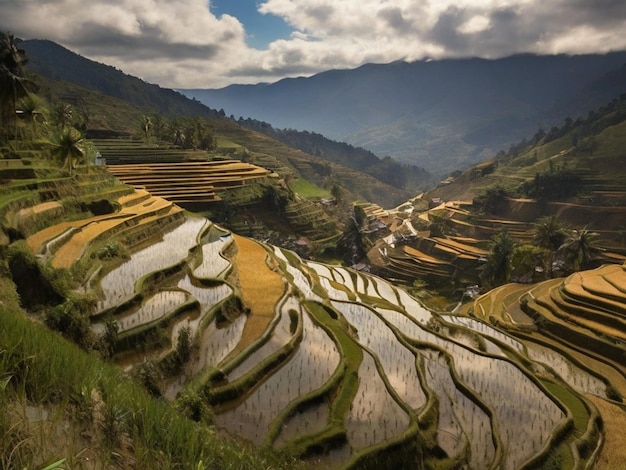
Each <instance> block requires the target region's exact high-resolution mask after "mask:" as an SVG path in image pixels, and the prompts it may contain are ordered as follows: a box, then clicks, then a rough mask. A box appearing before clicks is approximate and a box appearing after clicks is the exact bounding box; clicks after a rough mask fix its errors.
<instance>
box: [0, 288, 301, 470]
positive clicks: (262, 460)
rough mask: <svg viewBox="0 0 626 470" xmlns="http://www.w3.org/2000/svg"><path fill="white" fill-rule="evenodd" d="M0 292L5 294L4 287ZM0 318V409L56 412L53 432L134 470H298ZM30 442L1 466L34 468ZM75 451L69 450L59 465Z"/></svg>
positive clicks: (23, 324) (29, 327) (36, 330)
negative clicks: (91, 436) (60, 414)
mask: <svg viewBox="0 0 626 470" xmlns="http://www.w3.org/2000/svg"><path fill="white" fill-rule="evenodd" d="M2 290H3V291H6V290H10V286H3V288H2ZM0 318H2V325H3V328H2V330H1V331H0V377H2V378H3V382H4V380H8V381H7V383H6V385H5V386H4V387H3V388H0V395H1V397H0V398H2V401H3V402H4V404H7V403H17V404H19V403H22V404H24V403H31V404H33V405H35V406H37V407H44V408H45V407H52V406H57V405H61V406H62V407H64V408H65V409H66V410H68V413H67V414H66V416H65V417H64V418H63V419H64V421H63V422H61V423H60V424H64V423H65V422H69V424H70V426H71V427H72V428H73V429H78V432H77V433H76V434H77V435H78V434H80V433H81V432H92V433H95V434H96V435H98V436H99V437H100V441H99V443H98V447H99V449H100V451H101V452H102V453H101V454H99V458H100V459H102V460H103V461H106V459H108V458H110V457H109V456H110V455H112V454H113V453H118V454H120V455H121V456H122V457H123V458H126V459H128V458H133V459H135V465H134V468H146V469H147V468H224V469H225V468H231V469H257V468H298V463H297V462H295V461H293V460H292V459H289V458H286V457H282V456H279V455H277V454H275V453H273V452H271V451H268V450H252V449H251V448H249V447H247V446H244V445H242V444H241V443H235V442H234V441H230V440H227V439H223V438H221V437H218V436H217V435H216V434H215V432H214V430H213V429H212V428H210V427H209V426H206V425H201V424H199V423H196V422H193V421H191V420H189V419H186V418H184V417H183V416H181V415H179V414H178V413H177V412H176V411H175V410H174V409H173V408H172V407H171V406H170V405H169V404H168V403H167V402H164V401H162V400H156V399H154V398H152V397H151V396H149V395H148V393H147V392H146V391H145V390H144V389H143V388H142V387H140V386H139V385H138V384H136V383H134V382H133V381H130V380H129V379H127V378H126V377H124V376H123V374H122V373H121V372H120V371H119V370H118V369H117V368H115V367H114V366H113V365H111V364H108V363H105V362H103V361H101V360H99V359H98V358H96V357H95V356H94V355H93V354H90V353H87V352H85V351H83V350H81V349H79V348H78V347H77V346H75V345H73V344H71V343H69V342H67V341H65V340H63V339H62V338H60V337H59V336H58V335H56V334H54V333H52V332H50V331H49V330H47V329H45V328H43V327H41V326H38V325H36V324H34V323H33V322H32V321H30V320H29V319H28V318H27V317H26V316H25V314H24V313H23V312H19V311H16V310H15V309H13V308H11V309H9V308H6V307H5V306H4V305H3V306H1V307H0ZM18 406H19V405H18ZM97 413H101V414H102V415H103V416H102V423H103V424H101V426H99V425H98V420H97V419H96V418H91V417H92V416H95V415H96V414H97ZM58 419H61V418H58ZM0 424H1V427H2V429H0V433H1V434H2V435H3V436H5V437H6V436H9V435H12V433H13V432H14V431H15V430H16V429H17V428H18V426H17V424H16V423H12V422H10V421H9V420H7V419H5V420H4V421H3V422H2V423H0ZM18 424H19V423H18ZM164 429H167V432H163V430H164ZM24 433H26V432H25V431H24ZM3 440H4V439H3ZM30 441H31V439H30V438H29V437H28V435H27V434H24V435H22V436H21V438H20V439H19V441H17V443H16V444H15V447H14V448H8V449H3V451H4V453H5V454H4V455H12V456H13V457H14V460H11V461H10V462H4V464H7V465H8V466H9V467H10V468H25V467H28V468H32V467H35V466H38V465H39V464H40V463H41V462H38V461H33V460H32V459H33V456H34V455H36V454H35V453H34V450H32V449H31V450H30V451H29V449H28V446H29V445H30V444H29V442H30ZM4 442H6V443H9V441H8V440H5V441H4ZM125 443H126V444H125ZM129 444H130V445H129ZM76 445H77V446H78V445H79V443H78V442H77V443H76ZM18 446H19V447H20V448H19V449H18V448H17V447H18ZM79 451H80V448H78V447H75V448H73V449H71V448H70V449H69V450H68V452H69V454H70V455H67V456H66V457H69V458H71V457H73V455H75V453H78V452H79ZM51 457H52V456H48V458H51ZM59 457H62V456H58V455H55V456H54V458H59ZM200 462H202V465H199V463H200Z"/></svg>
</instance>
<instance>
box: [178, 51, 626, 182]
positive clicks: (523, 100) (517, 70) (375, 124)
mask: <svg viewBox="0 0 626 470" xmlns="http://www.w3.org/2000/svg"><path fill="white" fill-rule="evenodd" d="M625 63H626V52H615V53H610V54H606V55H579V56H567V55H555V56H537V55H530V54H523V55H515V56H511V57H508V58H504V59H498V60H486V59H448V60H436V61H435V60H431V61H419V62H412V63H407V62H393V63H390V64H368V65H364V66H362V67H359V68H357V69H353V70H332V71H328V72H324V73H320V74H317V75H314V76H312V77H309V78H293V79H284V80H281V81H279V82H276V83H272V84H259V85H233V86H229V87H226V88H222V89H216V90H215V89H214V90H211V89H209V90H200V89H190V90H181V91H182V92H183V93H184V94H186V95H187V96H189V97H193V98H196V99H198V100H200V101H202V102H203V103H206V104H207V105H209V106H211V107H213V108H215V109H219V108H222V109H223V110H224V111H225V112H226V114H229V115H233V116H242V117H252V118H254V119H259V120H263V121H267V122H269V123H270V124H272V126H274V127H278V128H292V129H306V130H309V131H313V132H319V133H321V134H323V135H325V136H327V137H329V138H332V139H336V140H340V141H345V142H348V143H350V144H353V145H357V146H361V147H364V148H366V149H368V150H371V151H373V152H374V153H376V154H377V155H382V156H386V155H390V156H392V157H395V158H396V159H398V160H400V161H402V162H405V163H409V164H414V165H417V166H421V167H424V168H425V169H426V170H427V171H430V172H434V173H437V174H440V175H441V174H445V173H447V172H449V171H452V170H456V169H459V168H463V167H467V166H469V165H470V164H471V163H475V162H478V161H480V160H483V159H484V158H486V157H488V156H491V155H492V154H494V153H496V152H497V151H498V150H500V149H502V148H506V147H508V146H509V145H510V144H511V143H513V142H517V141H519V140H520V139H521V138H523V137H524V136H526V135H529V134H531V133H532V132H534V131H536V130H537V128H538V127H540V126H548V127H549V126H552V125H554V124H556V123H559V122H560V120H562V119H563V117H564V116H566V115H568V114H573V115H574V117H576V116H577V115H579V114H584V113H586V112H588V111H589V110H591V109H593V108H595V107H597V106H599V105H600V104H602V103H604V102H606V101H607V100H609V99H610V98H612V97H615V96H618V95H619V94H620V93H623V92H624V91H626V82H624V81H620V80H617V79H614V78H615V76H616V75H617V76H619V72H616V71H618V70H619V69H620V68H621V67H622V66H623V64H625Z"/></svg>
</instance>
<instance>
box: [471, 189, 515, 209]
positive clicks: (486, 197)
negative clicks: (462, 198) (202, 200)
mask: <svg viewBox="0 0 626 470" xmlns="http://www.w3.org/2000/svg"><path fill="white" fill-rule="evenodd" d="M508 196H509V193H508V191H507V190H506V189H504V187H502V186H500V185H495V186H492V187H490V188H487V189H486V190H485V192H484V193H483V194H482V195H481V196H480V197H479V198H478V202H479V204H480V205H482V208H483V210H484V212H485V213H487V214H498V213H500V212H502V211H503V210H504V208H506V200H507V197H508Z"/></svg>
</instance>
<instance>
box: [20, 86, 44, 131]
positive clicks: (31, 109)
mask: <svg viewBox="0 0 626 470" xmlns="http://www.w3.org/2000/svg"><path fill="white" fill-rule="evenodd" d="M19 107H20V111H21V112H22V116H23V117H24V120H25V121H26V122H27V123H28V124H29V125H30V126H31V127H32V130H33V131H32V137H33V138H34V137H35V135H36V134H37V123H38V122H45V120H46V116H45V113H46V112H47V110H46V108H45V103H44V101H43V100H42V99H41V98H40V97H39V96H37V95H35V94H33V93H29V94H27V95H26V96H25V97H24V98H22V99H21V100H20V103H19Z"/></svg>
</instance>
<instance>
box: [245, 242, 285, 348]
mask: <svg viewBox="0 0 626 470" xmlns="http://www.w3.org/2000/svg"><path fill="white" fill-rule="evenodd" d="M234 240H235V245H236V246H237V255H236V257H235V260H234V261H235V267H236V270H237V276H238V279H239V286H240V288H241V291H242V297H243V301H244V303H245V304H246V306H247V307H249V308H250V313H249V315H248V320H247V322H246V326H245V327H244V331H243V335H242V339H241V342H240V345H239V348H245V347H246V346H248V345H249V344H250V343H251V342H252V341H254V340H256V339H257V338H258V337H259V336H260V335H262V334H263V332H264V331H265V330H266V329H267V327H268V325H269V324H270V322H271V321H272V319H273V318H274V317H275V315H276V306H277V305H278V302H279V300H280V298H281V297H282V296H283V294H284V293H285V285H284V283H283V280H282V276H280V275H279V274H278V273H276V272H275V271H273V270H271V269H270V268H269V266H268V265H267V257H268V254H267V252H266V251H265V249H264V248H263V247H262V246H261V245H259V244H258V243H257V242H256V241H254V240H252V239H250V238H246V237H241V236H238V235H235V236H234Z"/></svg>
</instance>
